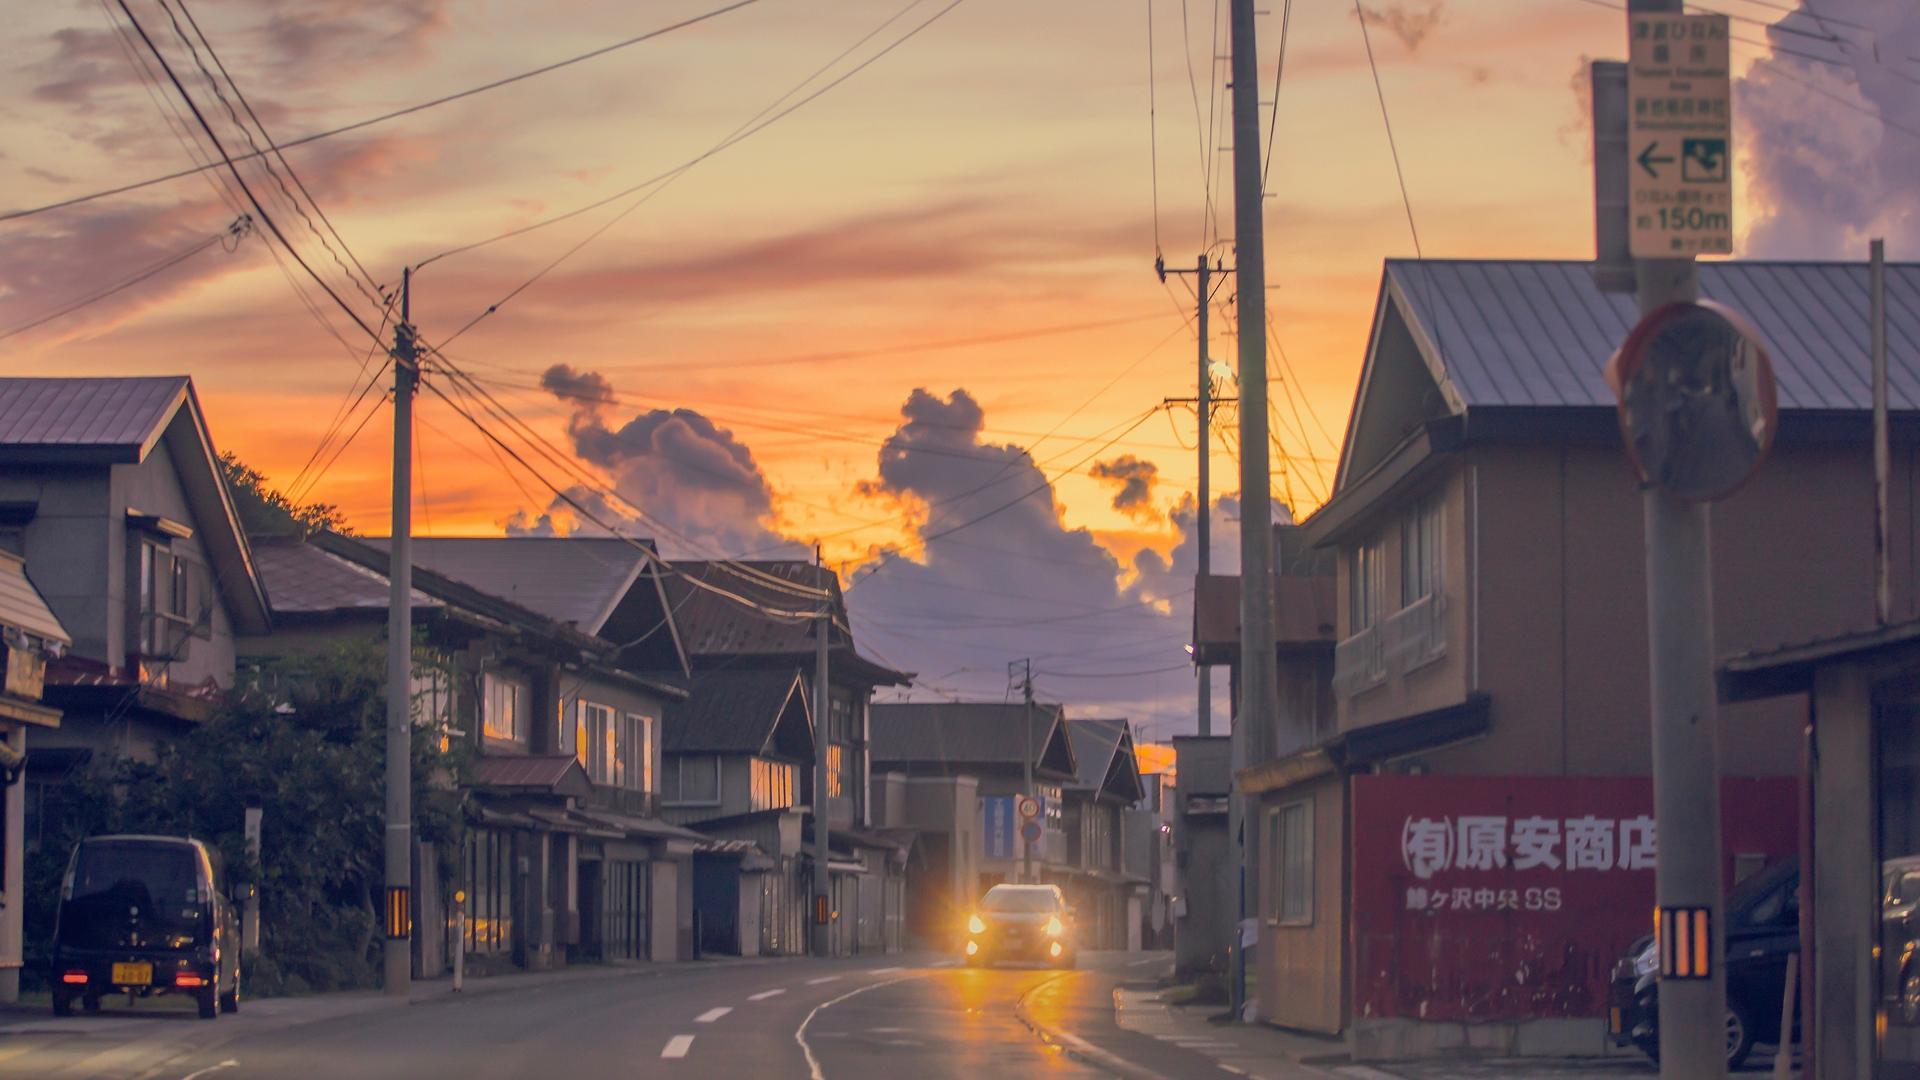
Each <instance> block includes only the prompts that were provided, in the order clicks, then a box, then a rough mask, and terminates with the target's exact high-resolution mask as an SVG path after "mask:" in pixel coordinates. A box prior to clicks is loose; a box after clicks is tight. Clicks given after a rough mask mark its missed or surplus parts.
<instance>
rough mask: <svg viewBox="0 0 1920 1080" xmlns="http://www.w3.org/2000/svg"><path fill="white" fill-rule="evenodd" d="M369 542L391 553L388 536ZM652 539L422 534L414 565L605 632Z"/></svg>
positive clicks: (582, 627)
mask: <svg viewBox="0 0 1920 1080" xmlns="http://www.w3.org/2000/svg"><path fill="white" fill-rule="evenodd" d="M365 542H366V544H367V545H368V546H370V547H373V548H377V549H379V550H380V551H385V550H387V542H388V541H387V538H386V537H384V536H378V537H368V538H366V541H365ZM652 549H653V542H652V541H651V540H637V539H636V540H626V539H621V538H618V537H575V536H565V537H560V536H416V537H414V538H413V561H414V565H415V566H424V567H427V568H428V569H431V570H433V571H434V572H435V573H438V574H441V575H444V576H445V577H449V578H452V579H453V580H455V581H461V582H465V583H466V584H468V585H471V586H473V587H474V588H476V589H479V590H480V591H482V592H486V593H491V594H492V595H494V596H498V597H500V598H501V599H503V600H511V601H513V602H514V603H516V604H519V605H520V606H522V607H525V608H530V609H532V610H534V611H537V612H539V613H540V614H542V615H545V616H546V617H547V618H549V619H554V620H556V621H558V622H563V623H571V624H572V625H573V626H574V628H575V629H577V630H579V631H580V632H581V633H583V634H598V633H599V632H600V627H601V626H602V625H603V624H604V623H605V622H606V621H607V616H609V615H611V614H612V613H613V609H614V607H615V606H616V605H618V604H619V603H620V599H621V598H622V597H624V596H625V595H626V594H627V590H628V589H629V588H631V587H632V586H633V584H634V582H635V581H636V580H638V579H639V578H640V576H641V574H642V573H643V572H644V571H645V570H646V568H647V565H648V563H649V562H650V561H651V560H652V558H653V556H652V555H651V554H650V553H651V551H652Z"/></svg>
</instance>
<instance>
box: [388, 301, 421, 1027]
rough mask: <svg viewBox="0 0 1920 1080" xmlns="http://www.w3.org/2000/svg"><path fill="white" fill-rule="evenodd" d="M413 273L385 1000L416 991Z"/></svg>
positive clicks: (399, 512) (401, 342)
mask: <svg viewBox="0 0 1920 1080" xmlns="http://www.w3.org/2000/svg"><path fill="white" fill-rule="evenodd" d="M412 293H413V271H412V269H411V268H409V269H407V270H406V271H404V272H403V273H402V276H401V278H400V321H399V322H397V323H395V324H394V326H393V539H392V542H391V545H390V548H389V551H388V557H387V561H388V565H387V582H388V584H389V586H390V587H391V591H390V593H389V598H388V601H387V842H386V879H387V928H386V929H387V940H386V947H385V950H384V961H385V969H386V970H385V974H386V984H385V985H386V989H387V996H389V997H397V998H400V999H401V1000H403V1001H404V1000H405V999H406V998H407V996H408V994H409V993H410V992H411V991H412V989H413V904H412V898H413V887H412V886H413V385H414V381H415V380H416V379H418V378H419V374H420V372H419V362H420V360H419V350H418V349H417V348H416V347H415V344H414V333H413V323H412V321H411V320H412V317H413V311H412V306H411V305H412Z"/></svg>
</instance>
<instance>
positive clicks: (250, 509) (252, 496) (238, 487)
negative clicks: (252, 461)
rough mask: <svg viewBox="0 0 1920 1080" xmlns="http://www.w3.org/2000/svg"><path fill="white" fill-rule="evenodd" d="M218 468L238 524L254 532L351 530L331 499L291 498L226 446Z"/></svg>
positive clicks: (291, 534) (284, 532)
mask: <svg viewBox="0 0 1920 1080" xmlns="http://www.w3.org/2000/svg"><path fill="white" fill-rule="evenodd" d="M220 472H221V475H223V476H225V477H226V480H227V490H229V491H231V492H232V493H233V506H234V509H235V510H236V511H238V512H239V514H240V527H241V528H242V529H245V530H246V531H247V532H248V533H251V534H254V535H261V534H274V535H289V536H305V535H306V534H308V533H311V532H316V531H318V530H320V529H331V530H332V531H334V532H337V533H348V534H351V533H352V531H353V530H351V529H349V528H347V515H346V514H345V513H344V512H343V511H342V510H341V509H340V508H339V507H338V506H335V505H334V504H333V503H323V502H295V501H293V500H292V499H289V498H288V497H287V496H286V495H285V494H283V493H281V492H280V491H279V489H277V488H274V487H272V486H270V485H269V484H268V483H267V475H266V474H265V473H263V472H261V471H259V470H258V469H255V468H252V467H251V466H249V465H248V464H247V463H246V462H244V461H241V460H240V458H239V455H237V454H235V453H234V452H233V451H231V450H229V451H227V452H226V453H224V454H221V455H220Z"/></svg>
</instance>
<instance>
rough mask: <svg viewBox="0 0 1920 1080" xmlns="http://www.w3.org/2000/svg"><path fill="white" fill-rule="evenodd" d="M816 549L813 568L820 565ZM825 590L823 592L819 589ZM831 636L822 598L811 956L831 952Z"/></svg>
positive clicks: (816, 658)
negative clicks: (829, 841) (829, 775)
mask: <svg viewBox="0 0 1920 1080" xmlns="http://www.w3.org/2000/svg"><path fill="white" fill-rule="evenodd" d="M818 551H819V549H818V548H816V549H815V555H814V565H816V566H818V565H819V564H820V560H819V554H818ZM822 591H826V590H822ZM832 633H833V601H832V599H831V598H830V597H823V598H821V601H820V615H819V617H818V618H817V619H816V620H815V621H814V641H813V738H814V747H813V872H814V874H815V877H814V881H813V913H812V918H813V955H815V956H829V955H831V954H832V952H833V872H832V871H831V870H830V869H829V867H828V864H827V860H828V859H829V858H830V856H829V854H828V845H827V836H828V832H829V829H828V825H827V819H828V818H829V817H830V816H831V814H832V809H831V808H832V805H833V800H832V799H830V798H828V796H827V785H828V783H829V778H828V769H827V765H828V761H827V757H828V753H829V749H830V748H831V747H832V746H833V715H832V711H833V709H832V705H831V697H830V696H829V695H828V693H827V646H828V643H829V638H830V636H831V635H832Z"/></svg>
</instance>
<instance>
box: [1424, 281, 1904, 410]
mask: <svg viewBox="0 0 1920 1080" xmlns="http://www.w3.org/2000/svg"><path fill="white" fill-rule="evenodd" d="M1386 277H1387V282H1388V284H1389V286H1390V287H1391V288H1392V289H1393V290H1394V291H1395V292H1396V293H1397V294H1398V295H1399V296H1400V297H1401V298H1403V299H1404V301H1405V302H1406V305H1407V306H1408V307H1409V308H1410V309H1411V311H1412V312H1413V313H1414V320H1415V321H1416V322H1417V323H1418V324H1419V325H1420V327H1421V329H1422V331H1423V332H1424V334H1425V336H1426V337H1427V339H1428V340H1429V341H1430V342H1432V343H1434V345H1435V346H1436V347H1437V351H1438V352H1439V354H1440V357H1441V362H1442V363H1443V364H1444V366H1445V369H1446V377H1447V381H1448V383H1449V384H1450V385H1451V388H1452V389H1453V391H1454V392H1455V393H1456V394H1457V395H1458V398H1459V400H1460V404H1461V405H1463V406H1464V407H1466V408H1468V409H1472V408H1474V407H1476V406H1546V407H1566V406H1605V407H1607V408H1612V407H1613V405H1614V402H1615V398H1614V395H1613V391H1612V390H1611V389H1609V388H1608V387H1607V384H1606V381H1605V379H1604V378H1602V375H1601V371H1602V368H1603V367H1604V366H1605V364H1606V362H1607V358H1608V357H1610V356H1611V355H1612V354H1613V351H1614V349H1615V348H1617V347H1618V346H1619V345H1620V342H1621V341H1622V340H1624V339H1625V338H1626V336H1627V331H1629V330H1630V329H1632V328H1633V325H1634V323H1635V322H1637V321H1638V311H1637V309H1636V307H1635V303H1634V298H1633V297H1632V296H1631V295H1629V294H1624V293H1605V292H1601V291H1600V290H1599V289H1598V288H1597V287H1595V285H1594V282H1593V274H1592V264H1591V263H1589V262H1584V261H1545V260H1526V259H1497V260H1438V259H1429V260H1407V259H1389V260H1388V261H1387V264H1386ZM1700 293H1701V295H1702V296H1703V297H1704V298H1706V299H1710V300H1717V301H1719V302H1721V303H1723V304H1726V305H1727V306H1728V307H1730V308H1732V309H1734V310H1735V311H1738V312H1740V313H1741V314H1742V315H1743V316H1745V317H1746V318H1747V320H1748V321H1750V322H1751V323H1753V325H1754V327H1755V328H1756V329H1757V330H1759V332H1760V334H1761V336H1762V337H1763V338H1765V340H1766V342H1767V344H1768V346H1769V351H1770V352H1771V354H1772V356H1773V363H1774V377H1775V381H1776V382H1777V384H1778V391H1779V400H1780V407H1781V408H1782V409H1807V410H1864V409H1869V408H1871V407H1872V386H1871V383H1870V381H1869V369H1870V362H1869V356H1868V339H1869V333H1870V330H1869V327H1868V304H1869V301H1868V295H1867V266H1866V264H1865V263H1860V262H1854V263H1823V262H1763V261H1756V260H1735V261H1727V262H1702V263H1700ZM1887 342H1888V375H1887V383H1888V400H1889V404H1890V406H1891V407H1892V408H1893V409H1896V410H1911V409H1920V263H1889V264H1888V265H1887Z"/></svg>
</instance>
